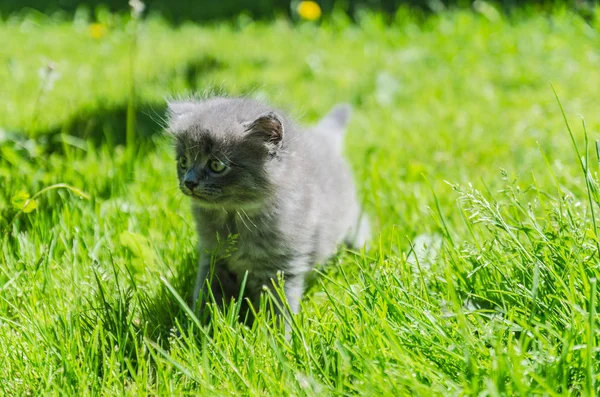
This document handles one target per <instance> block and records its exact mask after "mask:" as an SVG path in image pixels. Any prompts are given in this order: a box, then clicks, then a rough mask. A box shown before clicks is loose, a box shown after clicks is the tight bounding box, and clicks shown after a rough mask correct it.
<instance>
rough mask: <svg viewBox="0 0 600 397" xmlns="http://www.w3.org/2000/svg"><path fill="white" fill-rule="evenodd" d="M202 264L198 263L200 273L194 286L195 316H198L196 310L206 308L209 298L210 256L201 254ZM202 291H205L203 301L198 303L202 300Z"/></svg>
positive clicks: (193, 303)
mask: <svg viewBox="0 0 600 397" xmlns="http://www.w3.org/2000/svg"><path fill="white" fill-rule="evenodd" d="M200 255H201V257H200V262H199V263H198V273H197V274H196V285H195V286H194V296H193V297H192V311H193V312H194V313H195V314H198V312H197V311H196V309H197V308H198V307H200V309H202V308H204V305H205V303H206V299H207V297H208V288H209V282H208V280H207V279H208V273H209V270H210V256H207V255H206V254H200ZM200 291H203V292H204V293H203V294H202V301H201V302H198V299H199V298H200Z"/></svg>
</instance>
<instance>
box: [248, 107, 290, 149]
mask: <svg viewBox="0 0 600 397" xmlns="http://www.w3.org/2000/svg"><path fill="white" fill-rule="evenodd" d="M244 127H245V128H246V132H248V137H249V138H259V139H261V140H263V141H264V142H265V143H266V144H268V145H269V146H271V147H272V148H276V147H278V146H279V145H280V144H281V141H282V140H283V120H282V119H281V117H279V115H277V114H276V113H274V112H269V113H265V114H263V115H261V116H260V117H258V118H257V119H256V120H254V121H250V122H247V123H244Z"/></svg>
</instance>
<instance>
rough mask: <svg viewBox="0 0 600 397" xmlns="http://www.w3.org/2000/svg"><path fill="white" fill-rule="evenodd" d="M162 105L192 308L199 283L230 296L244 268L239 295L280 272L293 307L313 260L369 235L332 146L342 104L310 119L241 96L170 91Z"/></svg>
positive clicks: (339, 132) (254, 292)
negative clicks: (187, 224)
mask: <svg viewBox="0 0 600 397" xmlns="http://www.w3.org/2000/svg"><path fill="white" fill-rule="evenodd" d="M169 115H170V122H169V129H170V131H171V132H172V133H173V134H174V136H175V140H176V151H177V175H178V177H179V187H180V188H181V191H182V192H183V193H184V194H185V195H187V196H190V197H191V198H192V205H193V213H194V217H195V220H196V225H197V230H198V235H199V238H200V255H201V259H200V264H199V269H198V276H197V280H196V287H195V290H194V296H193V302H194V310H196V307H197V306H198V305H200V306H202V304H200V303H197V300H198V298H199V296H200V292H201V291H203V294H202V297H201V301H202V302H205V301H206V296H207V293H208V289H209V288H210V289H211V292H212V294H213V295H214V297H215V298H216V302H217V303H222V301H223V300H225V301H228V300H230V299H231V298H233V297H238V296H239V293H240V287H241V282H242V280H244V278H245V277H246V287H245V291H244V296H245V297H246V298H247V299H248V300H249V301H250V303H252V304H253V305H255V307H258V306H257V305H258V303H259V300H260V294H261V291H262V290H263V288H264V287H265V286H266V287H267V288H270V289H273V282H274V281H276V280H277V277H278V275H280V276H282V277H283V280H284V285H283V290H284V293H285V297H286V298H287V301H288V303H289V306H290V308H291V310H292V311H293V312H294V313H296V312H298V309H299V306H300V299H301V298H302V294H303V292H304V284H305V278H306V277H307V275H308V274H309V273H310V272H311V270H312V269H313V268H314V266H315V264H317V263H322V262H323V261H325V260H327V259H328V258H329V257H331V256H332V255H333V254H335V252H336V250H337V248H338V246H339V245H340V244H342V243H346V244H348V245H349V246H351V247H356V248H358V247H362V246H363V245H364V244H365V242H366V239H367V238H368V235H369V226H368V222H367V220H366V218H365V217H361V209H360V206H359V203H358V201H357V198H356V191H355V186H354V182H353V180H352V175H351V172H350V168H349V166H348V165H347V164H346V162H345V161H344V159H343V158H342V153H341V152H342V143H343V139H342V138H343V134H344V130H345V126H346V123H347V121H348V118H349V116H350V107H349V106H348V105H338V106H336V107H335V108H334V109H333V110H332V111H331V112H330V113H329V114H328V115H327V116H326V117H325V118H324V119H323V120H321V121H320V122H319V123H318V124H317V125H316V126H314V127H312V128H310V129H302V128H300V127H298V126H296V125H295V124H294V123H293V122H292V121H291V120H290V119H288V118H287V117H286V116H285V115H283V113H281V112H279V111H276V110H275V109H273V108H271V107H269V106H266V105H264V104H262V103H260V102H258V101H254V100H250V99H242V98H212V99H207V100H203V101H175V102H171V103H169ZM232 236H233V238H232ZM211 253H212V255H213V257H214V258H217V260H216V261H213V262H212V265H211ZM246 272H247V276H245V274H246ZM274 295H275V296H277V294H275V293H274Z"/></svg>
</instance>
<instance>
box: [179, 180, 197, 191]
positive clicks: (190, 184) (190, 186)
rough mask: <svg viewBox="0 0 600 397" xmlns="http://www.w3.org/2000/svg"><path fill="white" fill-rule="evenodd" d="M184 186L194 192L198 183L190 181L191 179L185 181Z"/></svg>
mask: <svg viewBox="0 0 600 397" xmlns="http://www.w3.org/2000/svg"><path fill="white" fill-rule="evenodd" d="M183 184H184V185H185V187H187V188H188V189H190V190H194V189H195V188H197V187H198V182H197V181H194V180H190V179H188V180H186V181H184V182H183Z"/></svg>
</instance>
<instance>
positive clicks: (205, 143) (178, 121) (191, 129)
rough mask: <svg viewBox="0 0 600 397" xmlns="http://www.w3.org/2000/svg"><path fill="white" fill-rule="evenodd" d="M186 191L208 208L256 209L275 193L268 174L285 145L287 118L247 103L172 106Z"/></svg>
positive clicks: (181, 181) (216, 100) (231, 101)
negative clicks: (284, 118)
mask: <svg viewBox="0 0 600 397" xmlns="http://www.w3.org/2000/svg"><path fill="white" fill-rule="evenodd" d="M169 115H170V122H169V129H170V131H171V132H172V133H173V135H174V136H175V141H176V157H177V176H178V178H179V187H180V189H181V191H182V192H183V193H184V194H185V195H187V196H190V197H192V198H194V199H195V200H196V204H198V205H199V206H202V207H206V208H224V209H228V210H231V209H232V210H236V209H252V208H257V207H260V206H261V205H262V203H264V201H265V200H266V199H268V197H269V196H270V194H271V193H272V184H271V180H270V176H269V169H270V166H271V165H272V164H273V162H275V161H277V158H278V154H279V152H280V150H281V148H282V146H283V135H284V123H283V119H282V118H281V117H280V116H279V115H277V114H276V113H275V112H274V111H272V110H271V109H270V108H268V107H266V106H265V105H263V104H261V103H258V102H255V101H251V100H246V99H229V98H214V99H210V100H205V101H200V102H194V101H184V102H181V101H179V102H170V103H169Z"/></svg>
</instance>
